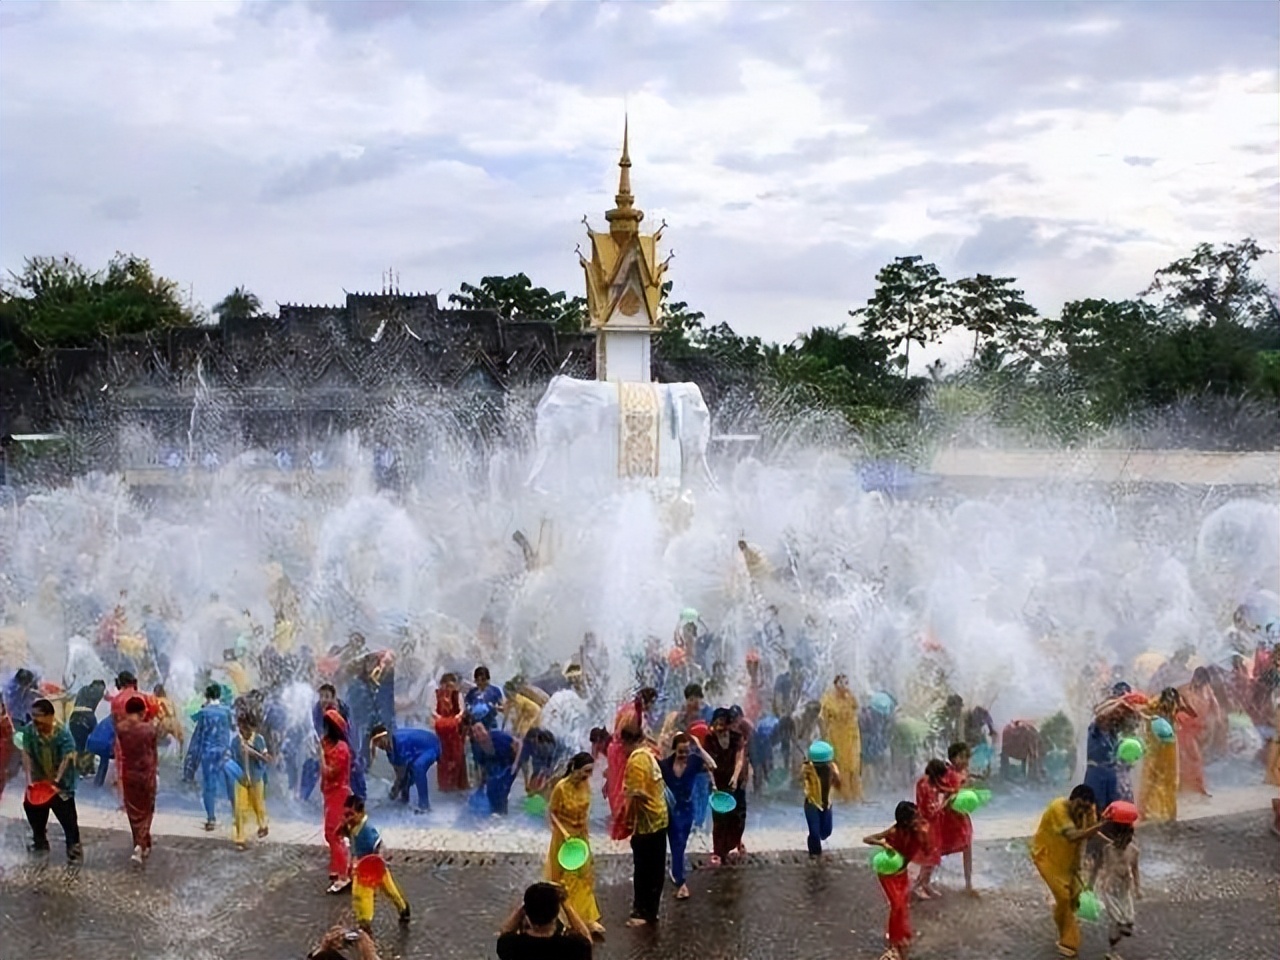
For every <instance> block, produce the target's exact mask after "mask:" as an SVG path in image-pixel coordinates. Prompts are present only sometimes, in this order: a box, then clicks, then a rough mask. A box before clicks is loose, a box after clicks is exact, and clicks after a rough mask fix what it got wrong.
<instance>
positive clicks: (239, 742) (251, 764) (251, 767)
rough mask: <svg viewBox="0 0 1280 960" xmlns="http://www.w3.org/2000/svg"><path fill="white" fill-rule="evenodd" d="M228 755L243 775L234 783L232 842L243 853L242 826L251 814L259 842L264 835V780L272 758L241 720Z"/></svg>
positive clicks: (260, 738)
mask: <svg viewBox="0 0 1280 960" xmlns="http://www.w3.org/2000/svg"><path fill="white" fill-rule="evenodd" d="M230 752H231V759H232V760H234V761H235V762H236V763H237V764H239V765H240V769H241V771H242V773H241V776H240V778H239V779H238V780H236V789H235V803H234V804H233V809H232V812H233V818H232V828H231V838H232V839H233V840H235V842H236V847H237V848H239V849H240V850H243V849H245V846H246V844H245V837H244V828H245V822H246V821H247V820H248V819H249V811H250V810H252V811H253V815H254V818H255V819H256V820H257V821H258V838H259V839H261V838H262V837H265V836H266V835H267V801H266V786H267V784H266V780H267V764H268V763H269V762H270V760H271V756H270V754H268V753H267V741H266V740H265V739H263V736H262V734H260V733H258V732H257V730H256V729H255V728H254V726H253V721H252V720H251V719H249V718H248V717H245V718H243V719H241V721H240V725H239V733H237V734H236V735H235V736H234V737H232V738H231V751H230Z"/></svg>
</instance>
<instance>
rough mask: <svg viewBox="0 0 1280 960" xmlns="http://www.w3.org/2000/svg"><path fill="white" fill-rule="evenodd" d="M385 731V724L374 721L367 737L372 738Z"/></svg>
mask: <svg viewBox="0 0 1280 960" xmlns="http://www.w3.org/2000/svg"><path fill="white" fill-rule="evenodd" d="M386 732H387V726H386V724H384V723H375V724H374V725H373V726H372V727H370V728H369V739H370V740H372V739H373V738H374V737H376V736H378V735H379V734H383V733H386Z"/></svg>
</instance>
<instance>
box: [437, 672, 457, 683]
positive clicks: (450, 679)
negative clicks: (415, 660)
mask: <svg viewBox="0 0 1280 960" xmlns="http://www.w3.org/2000/svg"><path fill="white" fill-rule="evenodd" d="M440 682H441V683H457V682H458V675H457V674H456V673H446V674H443V675H442V676H441V677H440Z"/></svg>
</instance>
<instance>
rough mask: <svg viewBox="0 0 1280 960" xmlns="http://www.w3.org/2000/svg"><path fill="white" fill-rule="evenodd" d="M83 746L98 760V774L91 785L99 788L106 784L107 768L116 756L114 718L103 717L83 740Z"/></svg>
mask: <svg viewBox="0 0 1280 960" xmlns="http://www.w3.org/2000/svg"><path fill="white" fill-rule="evenodd" d="M84 745H85V748H86V749H87V750H88V752H89V753H90V754H91V755H92V756H95V757H97V758H98V773H97V775H96V776H95V777H94V778H93V785H94V786H95V787H100V786H102V785H103V784H104V783H106V782H107V768H108V767H109V766H110V765H111V761H112V760H113V759H114V758H115V754H116V721H115V717H112V716H107V717H104V718H103V720H102V722H101V723H99V724H97V725H96V726H95V727H94V728H93V730H92V732H91V733H90V734H89V736H88V737H87V738H86V739H85V742H84Z"/></svg>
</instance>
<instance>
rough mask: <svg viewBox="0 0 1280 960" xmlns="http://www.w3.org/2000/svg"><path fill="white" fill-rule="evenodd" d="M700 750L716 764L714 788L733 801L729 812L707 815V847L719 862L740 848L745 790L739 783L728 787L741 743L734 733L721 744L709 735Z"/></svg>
mask: <svg viewBox="0 0 1280 960" xmlns="http://www.w3.org/2000/svg"><path fill="white" fill-rule="evenodd" d="M704 749H705V750H706V751H707V753H708V755H709V756H710V757H711V759H712V760H714V761H715V764H716V768H715V770H714V771H712V774H711V778H712V781H713V783H714V786H715V789H716V790H719V791H721V792H723V793H731V794H732V795H733V798H734V800H736V801H737V806H735V807H734V808H733V810H731V811H730V812H729V813H716V812H715V811H714V810H713V811H712V813H711V847H712V850H713V852H714V853H715V855H716V856H717V857H720V858H721V859H722V860H723V859H724V858H725V857H727V856H728V855H729V854H730V853H731V852H732V851H734V850H736V849H737V848H738V847H740V846H741V845H742V834H743V832H744V831H745V830H746V828H747V791H746V790H745V789H743V785H742V784H738V785H737V787H735V788H731V787H730V781H732V780H733V774H734V769H735V768H736V767H737V763H738V755H739V754H740V753H741V752H742V750H743V749H744V743H743V740H742V737H741V735H740V734H738V733H737V732H736V731H730V732H729V737H728V741H727V742H726V743H725V744H723V745H722V744H721V742H720V738H719V737H718V736H716V735H715V734H714V733H712V734H710V735H709V736H708V737H707V742H706V744H705V746H704Z"/></svg>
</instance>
